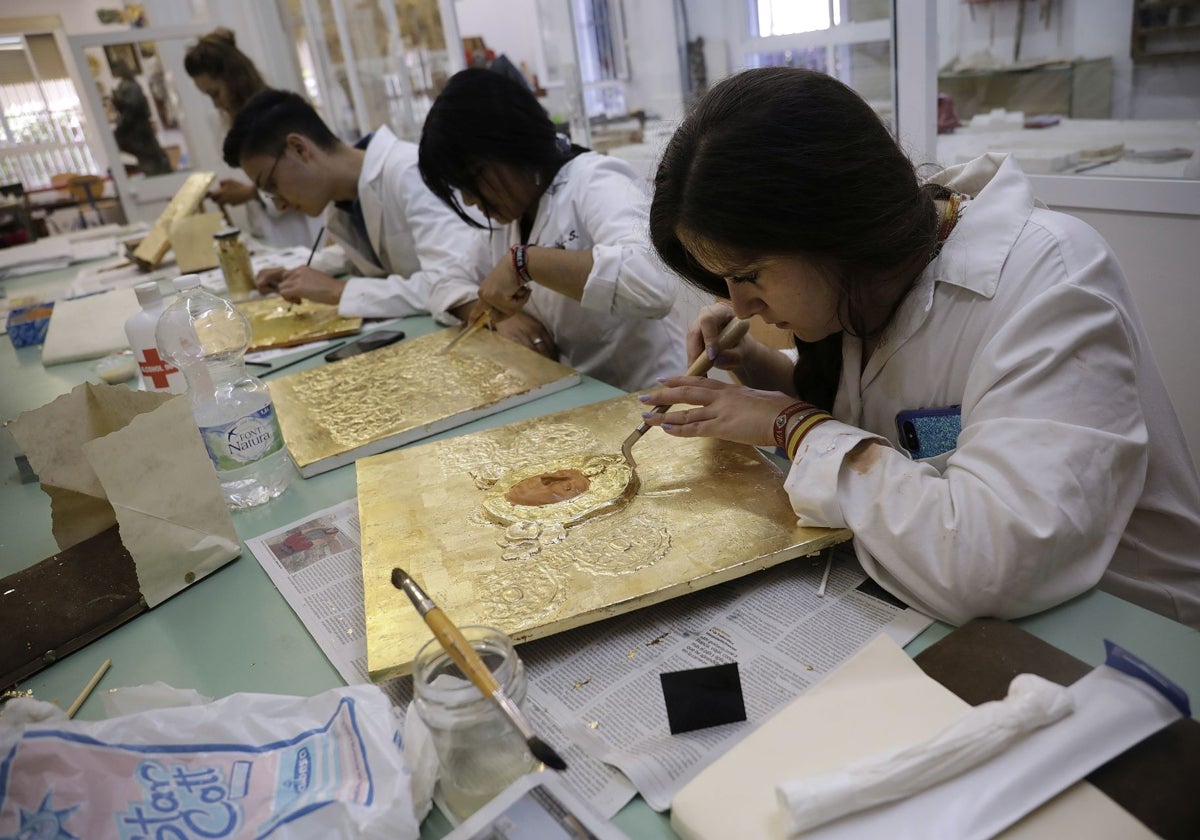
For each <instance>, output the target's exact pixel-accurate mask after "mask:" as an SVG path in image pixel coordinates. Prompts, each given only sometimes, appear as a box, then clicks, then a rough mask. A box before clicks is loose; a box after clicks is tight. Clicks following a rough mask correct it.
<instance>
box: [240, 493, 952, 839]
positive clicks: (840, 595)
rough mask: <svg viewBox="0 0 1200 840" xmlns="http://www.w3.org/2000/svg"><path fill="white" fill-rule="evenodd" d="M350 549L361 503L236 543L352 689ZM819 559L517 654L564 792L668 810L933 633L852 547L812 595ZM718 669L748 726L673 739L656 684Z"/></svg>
mask: <svg viewBox="0 0 1200 840" xmlns="http://www.w3.org/2000/svg"><path fill="white" fill-rule="evenodd" d="M359 544H360V543H359V522H358V502H357V499H350V500H348V501H346V502H343V503H341V504H339V505H334V506H333V507H330V508H327V509H325V510H322V511H318V512H317V513H315V514H313V515H312V516H310V517H308V518H306V519H304V520H302V521H299V522H294V523H292V524H291V525H287V526H284V527H283V528H278V529H276V530H274V531H271V532H268V533H266V534H263V535H262V536H259V537H254V538H252V539H250V540H247V541H246V545H247V546H248V547H249V548H250V550H251V551H252V552H253V554H254V556H255V557H256V558H257V559H258V562H259V563H260V564H261V565H262V567H263V569H265V570H266V572H267V574H268V576H270V578H271V580H272V582H273V583H274V584H275V586H276V587H277V588H278V589H279V591H280V592H281V593H282V594H283V596H284V598H285V599H287V602H288V604H289V605H290V606H291V607H292V609H293V610H294V611H295V612H296V614H297V616H299V618H300V620H301V621H302V622H303V623H304V625H305V627H306V628H307V629H308V631H309V632H310V633H311V634H312V636H313V638H314V639H315V640H316V641H317V644H318V645H319V646H320V647H321V650H322V651H323V652H324V653H325V655H326V656H327V657H328V658H329V661H330V662H331V663H332V664H333V666H334V668H336V669H337V671H338V673H339V674H341V676H342V678H343V679H344V680H346V682H347V683H350V684H356V683H365V682H368V681H369V677H368V671H367V654H366V618H365V614H364V609H363V589H362V564H361V556H360V553H359ZM828 559H829V555H828V554H824V555H822V556H820V557H819V558H815V559H808V558H806V559H799V560H796V561H793V562H791V563H784V564H782V565H780V566H776V567H774V568H772V569H769V570H766V571H763V572H758V573H756V574H754V575H751V576H749V577H745V578H741V579H739V580H734V581H731V582H728V583H724V584H720V585H718V586H714V587H712V588H710V589H706V590H704V591H701V592H698V593H694V594H692V595H689V596H688V597H686V598H680V599H675V600H672V601H667V602H665V603H662V604H658V605H655V606H652V607H648V608H646V609H643V610H639V611H637V612H633V613H629V614H627V615H624V616H620V617H618V618H614V619H609V620H607V621H604V622H600V623H598V624H593V625H590V626H587V627H581V628H578V629H576V630H572V631H569V632H567V633H562V634H559V635H557V636H552V637H549V638H546V639H540V640H538V641H534V642H528V643H526V644H523V645H521V647H520V649H519V652H520V655H521V658H522V659H523V660H524V662H525V665H526V672H527V674H528V678H529V689H528V694H527V698H526V704H527V707H528V708H527V712H528V716H529V718H530V720H531V722H532V724H533V726H534V728H535V729H536V730H537V731H538V733H539V735H540V736H541V737H542V738H543V739H544V740H546V741H547V742H548V743H551V744H554V745H556V748H558V750H559V752H560V753H562V754H563V757H564V758H565V760H566V762H567V765H568V767H569V768H570V769H569V770H568V771H567V773H566V774H565V780H566V782H567V783H568V785H570V786H571V787H572V789H573V790H575V792H576V793H578V794H579V795H580V796H581V797H582V798H584V799H585V800H587V801H588V802H589V803H591V804H592V805H593V806H594V807H595V808H596V810H597V811H599V812H600V813H601V814H603V815H604V816H605V817H612V816H613V815H614V814H616V812H617V811H619V810H620V809H621V808H622V807H623V806H624V805H625V804H626V803H627V802H628V801H629V800H630V799H631V798H632V797H633V794H634V787H636V790H637V791H639V792H641V794H642V796H644V797H645V799H646V801H647V802H648V803H649V804H650V806H651V807H653V808H655V809H657V810H664V809H665V808H667V807H668V806H669V804H670V801H671V798H672V797H673V796H674V795H675V793H676V792H677V791H678V790H679V789H680V788H682V787H683V785H685V784H686V783H687V782H688V781H690V780H691V779H692V777H693V776H695V775H696V774H697V773H698V772H699V771H700V770H701V769H703V768H704V767H705V766H707V765H708V764H709V763H711V762H712V761H713V760H715V759H716V758H717V757H718V756H720V755H721V754H722V753H724V752H725V751H726V750H728V749H729V748H730V747H732V746H733V745H734V744H735V743H737V741H739V740H740V739H741V738H743V737H744V736H745V735H747V734H749V733H750V732H751V731H752V730H753V729H754V728H755V727H756V726H757V725H758V724H760V723H762V722H763V721H765V720H766V719H767V718H769V717H771V715H773V714H774V713H775V712H776V711H778V710H779V709H781V708H783V706H785V705H786V704H787V703H788V702H789V701H791V700H793V699H794V698H795V697H796V696H797V695H799V694H801V693H802V692H804V691H805V690H806V689H807V688H808V687H809V686H811V685H813V684H815V683H816V682H817V681H818V680H820V679H821V677H822V676H824V675H825V674H826V673H828V672H830V671H832V670H834V669H835V668H836V667H837V666H838V665H840V664H841V663H842V662H844V661H845V660H847V659H849V658H850V657H851V656H853V655H854V654H855V653H856V652H857V651H858V650H859V649H860V648H862V647H863V646H864V645H865V644H866V643H867V642H869V641H870V640H871V639H872V638H874V637H875V636H876V635H877V634H878V633H880V632H885V633H887V634H888V635H889V636H891V637H892V638H893V639H894V640H895V641H896V642H897V643H898V644H901V645H904V644H907V643H908V642H909V641H911V640H912V639H913V638H914V637H916V636H917V634H919V633H920V632H921V631H922V630H924V629H925V628H926V627H928V626H929V625H930V624H931V623H932V620H931V619H929V618H928V617H926V616H924V615H921V614H920V613H918V612H916V611H915V610H912V609H907V608H905V607H904V605H903V604H900V602H898V601H896V600H895V599H893V598H891V596H889V595H887V594H886V593H885V592H884V591H883V590H882V589H880V588H879V587H878V586H877V585H876V584H874V583H873V582H872V581H870V580H869V579H868V578H867V577H866V575H865V574H864V573H863V572H862V570H861V569H860V568H859V567H858V565H857V563H856V562H855V561H854V559H853V553H852V552H848V551H843V552H839V553H838V555H837V557H836V559H834V560H833V561H832V569H831V571H830V574H829V579H828V583H827V586H826V592H825V594H824V596H821V595H818V594H817V591H818V587H819V585H820V582H821V579H822V576H823V573H824V572H825V571H826V563H827V560H828ZM727 662H737V663H738V669H739V672H740V676H741V682H742V691H743V694H744V696H745V701H746V713H747V720H746V721H745V722H742V723H734V724H727V725H725V726H718V727H712V728H710V729H702V730H697V731H694V732H687V733H684V734H681V735H671V734H670V730H669V728H668V725H667V713H666V706H665V705H664V702H663V697H662V690H661V687H660V683H659V676H658V675H659V674H661V673H664V672H667V671H678V670H685V669H688V668H697V667H703V666H708V665H713V664H720V663H727ZM381 687H382V688H383V690H384V691H385V692H386V693H387V694H388V696H389V697H391V698H392V700H393V702H395V703H396V704H397V705H399V706H401V707H405V706H407V704H408V702H409V701H410V700H411V698H412V681H411V679H410V678H408V677H403V678H400V679H396V680H391V681H389V682H387V683H385V684H383V685H382V686H381ZM564 747H565V748H564ZM630 782H632V785H631V784H630Z"/></svg>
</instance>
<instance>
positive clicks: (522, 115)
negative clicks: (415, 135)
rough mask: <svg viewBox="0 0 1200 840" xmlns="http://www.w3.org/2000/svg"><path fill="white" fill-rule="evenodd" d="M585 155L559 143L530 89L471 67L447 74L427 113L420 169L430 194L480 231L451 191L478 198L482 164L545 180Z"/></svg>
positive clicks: (570, 146)
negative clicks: (512, 169)
mask: <svg viewBox="0 0 1200 840" xmlns="http://www.w3.org/2000/svg"><path fill="white" fill-rule="evenodd" d="M585 151H587V150H586V149H584V148H582V147H580V146H573V145H570V144H569V143H565V142H562V139H561V138H560V136H559V135H558V132H557V131H556V130H555V128H554V123H553V122H551V121H550V117H549V116H547V114H546V111H545V110H544V109H543V108H542V106H541V105H540V104H538V101H537V99H536V98H535V97H534V95H533V93H531V92H530V91H529V89H528V88H525V87H523V86H522V85H520V84H518V83H517V82H515V81H514V80H512V79H510V78H508V77H506V76H502V75H501V74H499V73H495V72H493V71H491V70H485V69H483V68H470V69H467V70H463V71H461V72H458V73H455V74H454V75H453V76H451V77H450V81H448V82H447V83H446V87H445V88H444V89H443V90H442V92H441V93H439V94H438V97H437V99H436V100H434V103H433V107H431V108H430V109H429V115H428V116H426V117H425V127H424V128H423V129H422V131H421V147H420V163H419V165H420V168H421V177H422V178H423V179H425V183H426V185H427V186H428V187H429V189H430V191H431V192H433V194H434V195H436V196H437V197H438V198H440V199H441V200H442V201H444V202H445V203H446V204H447V205H448V206H449V207H450V209H452V210H453V211H454V212H455V213H457V214H458V215H459V217H460V218H461V219H463V221H465V222H467V223H468V224H470V225H472V226H474V227H479V228H481V227H484V225H481V224H480V223H479V222H477V221H476V220H475V219H473V218H472V217H471V216H469V215H467V212H466V210H465V209H464V208H463V206H462V205H461V204H460V203H459V200H458V196H457V195H455V192H454V191H455V190H456V189H457V190H466V191H467V192H469V193H471V194H473V195H475V196H479V183H478V181H479V167H480V165H481V164H483V163H489V162H490V163H506V164H508V165H510V166H513V167H516V168H517V169H522V170H527V171H529V172H531V173H533V172H537V173H541V174H542V175H544V176H545V177H548V178H549V177H553V175H554V173H555V172H557V171H558V170H559V168H560V167H561V166H562V165H563V164H564V163H566V162H567V161H568V160H570V159H571V158H573V157H575V156H576V155H578V154H580V153H582V152H585ZM480 200H481V201H482V200H483V199H482V197H480ZM484 209H485V210H487V209H490V208H486V207H485V208H484Z"/></svg>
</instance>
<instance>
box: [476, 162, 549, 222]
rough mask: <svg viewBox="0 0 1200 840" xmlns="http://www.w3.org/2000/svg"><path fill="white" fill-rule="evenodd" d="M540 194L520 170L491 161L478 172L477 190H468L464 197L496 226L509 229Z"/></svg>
mask: <svg viewBox="0 0 1200 840" xmlns="http://www.w3.org/2000/svg"><path fill="white" fill-rule="evenodd" d="M476 190H477V191H476ZM538 192H539V190H538V188H537V186H536V185H535V184H534V183H533V180H532V179H531V178H530V177H529V176H528V175H526V174H524V173H523V172H521V171H520V170H519V169H517V168H516V167H514V166H510V165H509V164H507V163H500V162H498V161H488V162H486V163H481V164H479V165H478V166H477V167H476V168H475V190H472V189H469V188H466V187H464V188H463V189H462V197H463V203H464V204H466V205H467V206H468V207H477V208H479V210H481V211H482V212H483V213H484V214H485V215H486V216H487V217H488V218H489V219H491V220H492V222H493V223H495V224H497V225H506V224H508V223H509V222H511V221H514V220H516V219H519V218H521V216H523V215H524V214H525V211H526V210H527V209H528V208H529V207H530V206H531V205H532V204H533V203H534V202H535V201H537V198H538Z"/></svg>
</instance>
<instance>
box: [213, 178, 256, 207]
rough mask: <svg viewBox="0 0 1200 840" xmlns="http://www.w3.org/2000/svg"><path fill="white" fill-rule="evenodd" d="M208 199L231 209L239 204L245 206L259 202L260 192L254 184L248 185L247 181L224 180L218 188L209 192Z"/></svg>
mask: <svg viewBox="0 0 1200 840" xmlns="http://www.w3.org/2000/svg"><path fill="white" fill-rule="evenodd" d="M208 197H209V198H211V199H212V200H213V201H215V202H217V204H227V205H229V206H231V207H236V206H238V205H239V204H245V203H246V202H247V201H257V200H258V190H256V189H254V185H253V184H247V183H246V182H245V181H235V180H234V179H232V178H222V179H221V182H220V183H219V184H218V185H217V186H216V188H214V189H212V190H209V193H208Z"/></svg>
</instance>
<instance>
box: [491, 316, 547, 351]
mask: <svg viewBox="0 0 1200 840" xmlns="http://www.w3.org/2000/svg"><path fill="white" fill-rule="evenodd" d="M495 326H496V332H498V333H499V334H500V335H502V336H504V337H505V338H507V339H509V340H510V341H515V342H517V343H518V344H524V345H525V346H526V347H528V348H529V349H530V350H533V351H535V352H537V353H541V354H542V355H543V356H545V357H547V358H549V359H554V360H555V361H558V347H557V346H556V345H555V344H554V336H552V335H550V331H549V330H547V329H546V327H545V325H544V324H543V323H542V322H541V321H539V320H538V319H537V318H534V317H533V316H532V315H526V314H525V313H524V312H518V313H517V314H515V315H513V316H512V317H511V318H505V319H504V320H503V321H501V322H500V323H498V324H496V325H495Z"/></svg>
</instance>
